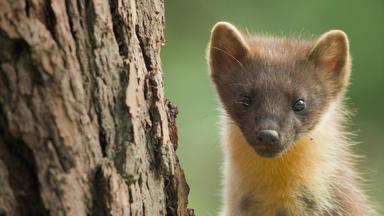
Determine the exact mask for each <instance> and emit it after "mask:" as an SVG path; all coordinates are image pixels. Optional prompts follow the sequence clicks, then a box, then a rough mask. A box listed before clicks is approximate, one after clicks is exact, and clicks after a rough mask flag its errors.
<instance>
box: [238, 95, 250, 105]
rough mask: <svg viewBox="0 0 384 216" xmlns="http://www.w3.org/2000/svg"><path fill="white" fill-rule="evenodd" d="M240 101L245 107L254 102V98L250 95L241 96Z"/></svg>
mask: <svg viewBox="0 0 384 216" xmlns="http://www.w3.org/2000/svg"><path fill="white" fill-rule="evenodd" d="M239 103H240V104H241V105H242V106H243V107H249V106H250V105H251V103H252V100H251V98H250V97H248V96H241V97H240V99H239Z"/></svg>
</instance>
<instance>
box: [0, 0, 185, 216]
mask: <svg viewBox="0 0 384 216" xmlns="http://www.w3.org/2000/svg"><path fill="white" fill-rule="evenodd" d="M163 30H164V2H163V0H109V1H106V0H0V215H42V216H44V215H76V216H78V215H129V216H131V215H132V216H133V215H147V216H155V215H188V214H190V213H191V214H192V212H189V211H188V210H187V195H188V190H189V189H188V186H187V184H186V182H185V178H184V174H183V171H182V170H181V168H180V166H179V163H178V159H177V156H176V154H175V151H176V148H177V131H176V127H175V116H176V112H177V111H176V108H175V107H174V106H173V105H172V104H171V103H169V102H168V101H167V100H166V98H165V97H164V93H163V79H162V70H161V65H160V46H161V44H162V43H164V33H163Z"/></svg>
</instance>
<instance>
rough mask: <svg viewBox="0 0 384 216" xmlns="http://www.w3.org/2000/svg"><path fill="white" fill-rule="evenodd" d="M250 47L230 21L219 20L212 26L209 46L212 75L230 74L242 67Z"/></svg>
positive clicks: (209, 62)
mask: <svg viewBox="0 0 384 216" xmlns="http://www.w3.org/2000/svg"><path fill="white" fill-rule="evenodd" d="M248 53H249V47H248V45H247V43H246V41H245V39H244V37H243V36H242V34H241V33H240V32H239V31H238V30H237V29H236V27H235V26H233V25H232V24H230V23H227V22H218V23H216V25H215V26H213V28H212V33H211V40H210V42H209V46H208V64H209V66H210V70H211V76H212V77H218V76H222V75H224V76H225V75H228V73H229V72H230V71H233V70H234V69H236V67H238V68H239V70H241V69H242V67H243V65H242V60H243V59H244V57H246V56H247V54H248Z"/></svg>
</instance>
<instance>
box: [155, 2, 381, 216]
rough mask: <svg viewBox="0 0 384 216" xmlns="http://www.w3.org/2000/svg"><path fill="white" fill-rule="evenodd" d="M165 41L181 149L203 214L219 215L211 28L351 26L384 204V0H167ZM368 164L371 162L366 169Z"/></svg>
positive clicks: (358, 126)
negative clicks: (219, 23) (209, 59)
mask: <svg viewBox="0 0 384 216" xmlns="http://www.w3.org/2000/svg"><path fill="white" fill-rule="evenodd" d="M165 5H166V40H167V42H166V44H165V46H164V47H163V48H162V61H163V69H164V72H165V91H166V95H167V96H168V97H170V98H171V100H172V101H173V102H174V103H175V104H176V105H177V106H178V107H179V111H180V114H179V116H178V119H177V123H178V128H179V138H180V140H179V142H180V148H179V150H178V154H179V156H180V160H181V163H182V167H183V168H184V170H185V173H186V176H187V180H188V183H189V185H190V187H191V192H190V207H192V208H195V211H196V213H197V215H202V216H209V215H217V211H218V209H219V208H220V201H221V199H220V188H221V184H220V183H221V174H220V173H221V172H220V167H221V166H222V158H221V148H220V142H219V140H220V139H219V130H220V126H219V125H218V123H217V122H218V118H217V117H218V113H217V106H218V105H217V98H216V95H215V93H214V91H213V88H212V85H211V83H210V80H209V77H208V75H207V73H208V72H207V71H208V70H207V65H206V60H205V51H206V46H207V43H208V39H209V34H210V29H211V27H212V26H213V25H214V24H215V23H216V22H217V21H229V22H231V23H233V24H235V25H236V26H238V27H239V28H240V29H242V30H248V31H249V32H251V33H260V32H267V33H271V34H278V35H286V34H289V35H292V34H293V35H298V34H300V35H308V36H309V35H313V34H315V35H319V34H321V33H323V32H325V31H328V30H330V29H341V30H343V31H345V32H346V33H347V34H348V36H349V39H350V43H351V53H352V56H353V72H352V85H351V87H350V91H349V97H350V98H351V100H350V102H351V106H352V107H353V108H354V109H355V110H356V115H355V116H354V118H353V122H354V126H353V128H352V130H355V131H357V140H358V141H362V144H361V145H359V146H357V149H356V150H357V152H358V153H359V154H363V155H366V160H365V164H364V168H363V170H366V171H367V173H368V175H367V176H368V177H369V178H370V180H371V182H372V183H371V186H370V187H369V188H371V190H370V193H371V194H372V196H373V200H374V201H375V202H376V203H378V204H379V205H381V204H382V203H384V189H383V187H384V183H383V182H384V167H383V166H382V164H383V163H384V157H383V156H382V154H383V153H384V142H383V141H384V131H383V128H384V127H383V123H384V114H383V112H384V55H383V52H384V1H382V0H369V1H357V0H340V1H332V0H325V1H304V0H301V1H299V0H294V1H282V0H280V1H267V0H258V1H255V0H244V1H241V3H240V1H229V0H211V1H205V0H194V1H187V0H178V1H165ZM366 167H368V168H366Z"/></svg>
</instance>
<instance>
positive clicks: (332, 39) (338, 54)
mask: <svg viewBox="0 0 384 216" xmlns="http://www.w3.org/2000/svg"><path fill="white" fill-rule="evenodd" d="M309 58H310V60H311V61H313V62H314V63H315V65H316V67H318V68H319V69H320V71H321V72H322V73H325V74H324V75H325V76H326V78H327V79H328V80H330V81H332V83H333V84H334V85H335V87H337V89H336V90H338V91H341V90H343V89H344V88H345V87H346V86H347V85H348V80H349V74H350V67H351V66H350V57H349V45H348V37H347V35H346V34H345V33H344V32H343V31H338V30H332V31H329V32H326V33H324V34H323V35H322V36H320V38H319V39H318V40H317V41H316V43H315V46H314V47H313V49H312V50H311V52H310V56H309Z"/></svg>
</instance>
